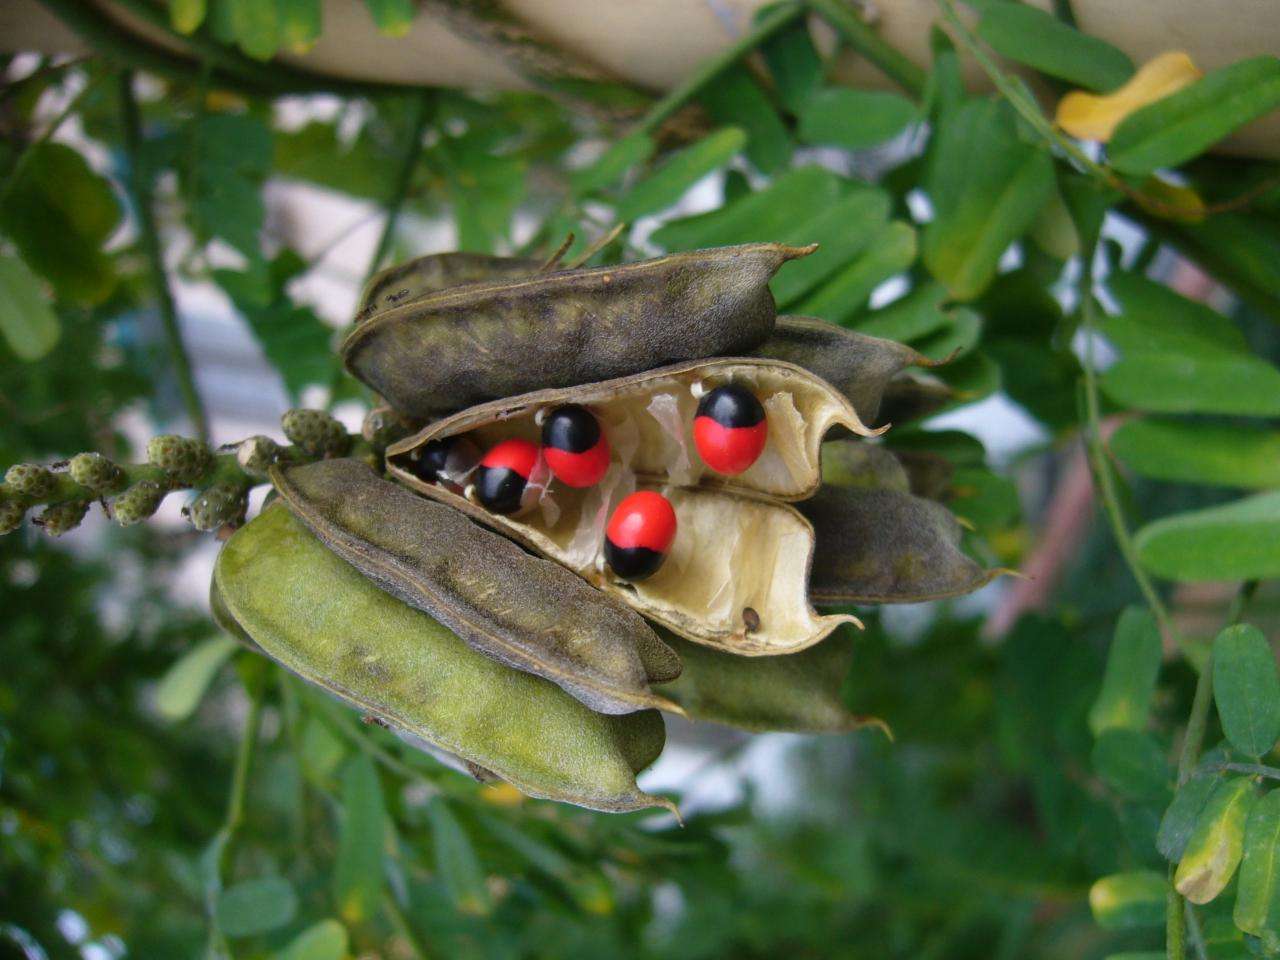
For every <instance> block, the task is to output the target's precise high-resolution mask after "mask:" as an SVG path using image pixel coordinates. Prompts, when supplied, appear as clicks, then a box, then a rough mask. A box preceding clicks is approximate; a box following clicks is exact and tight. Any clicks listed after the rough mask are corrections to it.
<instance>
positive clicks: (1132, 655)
mask: <svg viewBox="0 0 1280 960" xmlns="http://www.w3.org/2000/svg"><path fill="white" fill-rule="evenodd" d="M1160 658H1161V645H1160V630H1159V628H1158V627H1157V626H1156V622H1155V618H1154V617H1152V616H1151V614H1150V612H1148V611H1147V610H1146V609H1144V608H1142V607H1128V608H1126V609H1125V611H1124V613H1122V614H1121V615H1120V622H1119V623H1117V624H1116V632H1115V637H1114V638H1113V639H1112V641H1111V649H1110V651H1109V652H1108V653H1107V670H1106V673H1105V674H1104V675H1103V678H1102V689H1101V690H1100V691H1099V693H1098V698H1097V699H1096V700H1094V702H1093V706H1092V707H1090V708H1089V729H1090V730H1092V731H1093V734H1094V736H1097V735H1098V734H1100V733H1102V731H1104V730H1107V729H1110V728H1112V727H1125V728H1128V729H1130V730H1143V729H1145V728H1146V725H1147V715H1148V714H1149V713H1150V710H1151V698H1152V697H1153V696H1154V695H1155V691H1156V678H1157V675H1158V674H1159V673H1160Z"/></svg>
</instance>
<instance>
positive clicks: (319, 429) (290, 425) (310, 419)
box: [280, 408, 351, 457]
mask: <svg viewBox="0 0 1280 960" xmlns="http://www.w3.org/2000/svg"><path fill="white" fill-rule="evenodd" d="M280 428H281V429H282V430H284V435H285V436H286V437H288V438H289V442H290V443H292V444H295V445H296V446H298V447H299V448H301V450H302V451H303V452H304V453H306V454H307V455H308V456H312V457H340V456H342V455H343V454H345V453H346V452H347V448H348V447H349V446H350V445H351V438H350V437H349V436H347V430H346V428H345V427H344V426H343V425H342V424H341V423H339V422H338V421H337V420H335V419H334V418H333V417H331V416H329V415H328V414H327V413H325V412H324V411H323V410H306V409H302V408H295V409H293V410H289V411H286V412H285V415H284V416H283V417H281V418H280Z"/></svg>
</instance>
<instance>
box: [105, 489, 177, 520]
mask: <svg viewBox="0 0 1280 960" xmlns="http://www.w3.org/2000/svg"><path fill="white" fill-rule="evenodd" d="M165 493H166V491H165V489H164V488H163V487H161V486H160V484H158V483H156V482H155V481H154V480H139V481H138V482H137V483H135V484H134V485H133V486H131V487H130V488H129V489H128V490H126V491H125V492H124V493H122V494H120V496H118V497H116V499H115V501H114V502H113V503H112V505H111V512H112V515H113V516H114V517H115V520H116V523H118V524H120V526H122V527H131V526H133V525H134V524H135V523H141V522H142V521H143V520H145V519H147V517H149V516H151V515H152V514H153V513H155V512H156V510H158V509H159V508H160V501H161V500H163V499H164V495H165Z"/></svg>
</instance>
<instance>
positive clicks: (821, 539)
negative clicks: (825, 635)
mask: <svg viewBox="0 0 1280 960" xmlns="http://www.w3.org/2000/svg"><path fill="white" fill-rule="evenodd" d="M799 508H800V512H801V513H802V514H804V515H805V517H807V518H808V519H809V522H810V523H812V524H813V529H814V531H815V533H816V534H817V550H816V552H815V554H814V562H813V575H812V577H811V579H810V581H809V594H810V596H811V597H812V598H813V599H814V601H815V602H817V603H919V602H920V601H923V600H939V599H942V598H944V597H956V596H959V595H960V594H963V593H970V592H972V591H974V590H977V589H978V588H979V587H982V586H984V585H986V584H987V583H989V582H990V581H991V580H992V579H994V578H995V577H997V576H999V575H1000V574H1001V573H1002V572H1004V571H1001V570H984V569H983V568H982V567H980V566H979V565H978V564H977V563H975V562H974V561H973V560H971V559H969V558H968V557H967V556H965V555H964V553H962V552H961V551H960V535H961V528H960V524H959V523H958V522H957V520H956V518H955V517H954V516H952V515H951V513H950V512H948V511H947V509H946V508H945V507H943V506H941V505H939V504H937V503H934V502H933V501H932V500H923V499H921V498H920V497H915V496H912V495H911V494H909V493H901V492H899V491H896V490H865V489H863V490H859V489H849V488H841V487H823V488H822V489H821V490H819V491H818V493H817V494H816V495H815V496H814V497H813V499H812V500H806V501H805V502H804V503H802V504H799Z"/></svg>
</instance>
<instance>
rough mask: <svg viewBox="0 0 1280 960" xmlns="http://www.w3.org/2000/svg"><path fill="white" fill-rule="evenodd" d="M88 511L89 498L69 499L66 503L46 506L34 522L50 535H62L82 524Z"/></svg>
mask: <svg viewBox="0 0 1280 960" xmlns="http://www.w3.org/2000/svg"><path fill="white" fill-rule="evenodd" d="M88 512H89V501H88V500H68V501H67V502H66V503H55V504H54V505H53V506H51V507H46V508H45V510H44V511H43V512H42V513H41V514H40V516H38V517H36V519H35V520H34V521H33V522H34V523H35V524H36V526H38V527H41V528H43V529H44V532H45V533H47V534H48V535H49V536H51V537H60V536H62V535H63V534H64V533H69V532H71V531H72V530H74V529H75V528H76V527H78V526H80V521H81V520H83V519H84V515H85V514H86V513H88Z"/></svg>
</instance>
